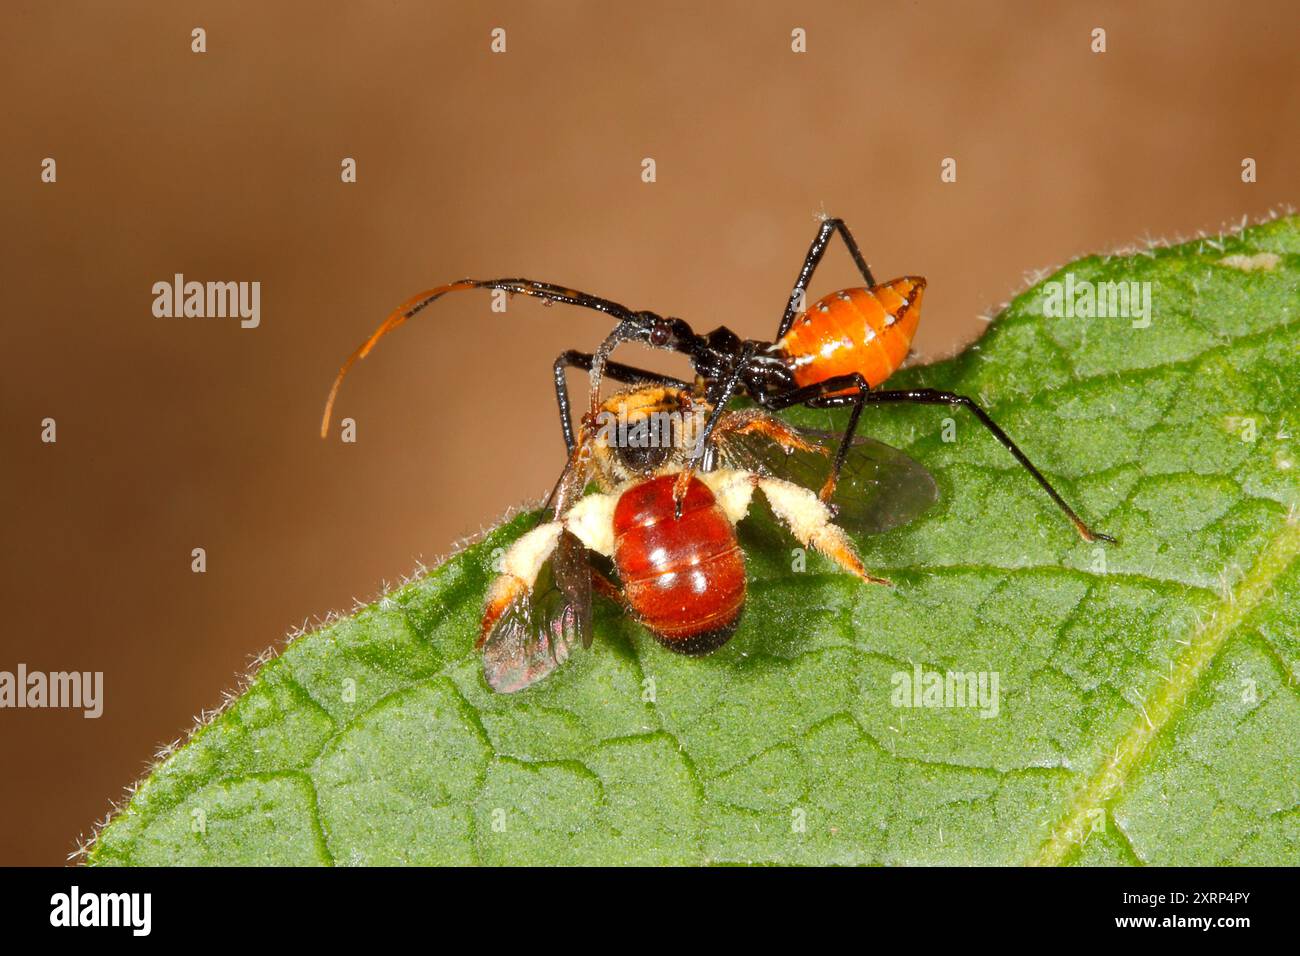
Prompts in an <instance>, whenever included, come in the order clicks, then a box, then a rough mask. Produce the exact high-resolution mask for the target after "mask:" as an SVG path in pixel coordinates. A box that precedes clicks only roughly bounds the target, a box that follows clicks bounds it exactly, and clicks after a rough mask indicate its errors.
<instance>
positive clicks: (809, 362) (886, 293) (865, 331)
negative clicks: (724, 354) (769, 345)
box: [777, 276, 925, 388]
mask: <svg viewBox="0 0 1300 956" xmlns="http://www.w3.org/2000/svg"><path fill="white" fill-rule="evenodd" d="M924 292H925V280H924V279H923V278H921V277H920V276H904V277H903V278H901V279H894V280H893V281H892V282H883V283H881V284H880V285H878V286H875V287H874V288H871V289H845V290H844V291H843V292H835V293H832V294H831V295H828V296H826V298H824V299H822V300H821V301H820V302H818V303H817V304H816V305H814V306H813V307H812V308H811V309H809V310H808V311H807V312H805V313H803V314H802V315H801V316H799V317H798V318H797V319H795V320H794V324H793V325H791V326H790V330H789V331H788V332H786V334H785V335H784V336H782V337H781V341H779V342H778V343H777V346H778V347H779V348H780V349H781V350H782V351H783V352H785V354H786V356H787V359H788V361H789V363H790V370H791V371H792V372H793V373H794V380H795V384H797V385H800V386H804V385H815V384H817V383H818V382H824V381H826V380H827V379H831V378H835V377H836V376H837V375H847V374H850V373H852V372H857V373H859V374H860V375H861V376H862V377H863V378H865V379H866V380H867V384H869V385H870V386H871V387H872V388H875V387H876V386H877V385H879V384H880V383H881V382H883V381H885V379H887V378H889V376H891V375H893V374H894V372H896V371H897V370H898V367H899V366H900V365H902V364H903V360H904V359H905V358H907V352H908V350H909V349H910V348H911V347H912V338H913V336H915V335H916V326H917V323H918V322H919V321H920V319H921V296H922V295H923V294H924Z"/></svg>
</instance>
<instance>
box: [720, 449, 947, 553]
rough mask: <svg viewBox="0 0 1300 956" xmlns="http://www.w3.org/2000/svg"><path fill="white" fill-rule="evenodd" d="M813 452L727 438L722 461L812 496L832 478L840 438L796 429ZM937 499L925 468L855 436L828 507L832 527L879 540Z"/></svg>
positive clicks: (934, 485)
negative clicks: (805, 490)
mask: <svg viewBox="0 0 1300 956" xmlns="http://www.w3.org/2000/svg"><path fill="white" fill-rule="evenodd" d="M797 431H798V435H799V437H800V438H802V439H803V440H804V441H806V442H808V443H809V444H810V445H812V446H814V447H813V449H812V450H801V449H795V450H787V449H786V448H784V447H782V445H780V444H779V443H777V442H775V441H773V440H772V439H771V438H768V437H766V436H764V435H761V434H757V433H746V434H736V435H728V436H727V438H726V443H725V447H724V448H723V449H722V461H723V463H724V464H727V465H728V467H733V468H742V469H745V470H747V471H756V472H758V473H759V474H764V475H770V476H771V477H774V478H783V479H785V480H786V481H790V482H793V483H795V484H797V485H801V486H803V487H805V488H809V489H811V490H813V491H819V490H821V487H822V485H823V484H824V483H825V481H826V479H827V478H828V477H829V476H830V473H831V464H832V463H833V462H834V460H835V453H836V451H837V450H838V449H839V444H840V441H841V440H842V438H843V435H842V434H839V433H836V432H826V431H818V430H815V429H803V428H801V429H797ZM938 498H939V486H938V485H937V484H935V481H934V476H933V475H931V474H930V472H929V471H927V470H926V468H925V466H924V465H922V464H921V463H920V462H918V461H916V459H914V458H912V457H911V456H910V455H907V454H905V453H903V452H901V451H899V450H898V449H897V448H893V447H891V446H890V445H886V444H885V443H884V442H879V441H876V440H875V439H874V438H868V437H866V436H865V435H855V436H854V437H853V444H852V445H850V446H849V452H848V455H847V457H846V458H845V459H844V467H843V468H841V469H840V477H839V481H838V483H837V484H836V486H835V494H834V495H832V496H831V504H832V505H834V507H835V509H836V515H835V522H836V524H839V525H840V526H842V527H844V528H846V529H848V530H850V531H857V532H860V533H862V534H881V533H882V532H885V531H889V530H890V529H892V528H897V527H899V526H900V525H904V524H907V523H908V522H909V521H912V520H913V519H914V518H916V517H917V516H918V515H920V514H921V513H922V512H924V511H925V510H926V509H928V508H929V507H930V506H931V505H933V504H934V503H935V501H937V500H938Z"/></svg>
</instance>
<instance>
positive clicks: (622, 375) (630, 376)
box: [552, 349, 690, 452]
mask: <svg viewBox="0 0 1300 956" xmlns="http://www.w3.org/2000/svg"><path fill="white" fill-rule="evenodd" d="M594 359H595V356H594V355H592V354H591V353H590V352H578V351H576V350H574V349H570V350H569V351H567V352H563V353H561V354H560V356H559V357H558V358H557V359H556V360H555V364H554V366H552V368H553V371H554V374H555V402H556V404H557V405H558V406H559V408H560V430H561V431H562V432H563V433H564V445H565V447H566V448H567V449H568V450H569V451H570V452H572V451H573V415H572V412H571V411H570V405H569V386H568V382H567V380H566V378H565V374H564V373H565V372H566V371H568V370H569V369H571V368H576V369H581V370H582V371H584V372H590V371H591V366H592V362H593V360H594ZM605 375H607V376H608V377H609V378H612V379H613V380H614V381H616V382H624V383H627V384H629V385H631V384H634V383H637V382H646V383H649V384H651V385H663V386H665V387H667V388H680V389H688V388H690V386H689V385H687V384H686V383H685V382H683V381H681V380H680V379H676V378H673V377H672V376H671V375H660V374H659V373H658V372H650V371H647V370H645V369H641V368H634V367H632V366H631V365H623V364H621V363H619V362H606V363H605Z"/></svg>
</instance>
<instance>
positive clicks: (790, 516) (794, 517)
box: [753, 476, 890, 584]
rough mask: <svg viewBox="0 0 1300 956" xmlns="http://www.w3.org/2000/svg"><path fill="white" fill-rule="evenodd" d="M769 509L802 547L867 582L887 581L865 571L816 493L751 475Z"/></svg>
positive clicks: (842, 530) (884, 582)
mask: <svg viewBox="0 0 1300 956" xmlns="http://www.w3.org/2000/svg"><path fill="white" fill-rule="evenodd" d="M753 481H754V483H755V484H756V485H758V487H759V488H761V489H762V491H763V496H764V497H765V498H767V501H768V504H770V505H771V506H772V511H773V512H774V513H775V514H776V516H777V517H778V518H780V519H781V520H782V521H783V522H785V524H786V527H788V528H789V529H790V533H791V534H793V535H794V536H795V538H796V539H798V541H799V543H800V544H802V545H804V546H805V547H810V548H814V549H816V550H817V551H820V552H821V553H822V554H824V555H826V556H827V557H828V558H830V559H831V560H832V561H834V562H835V563H836V564H838V565H839V566H840V567H842V568H843V569H844V570H845V571H848V572H849V573H850V574H855V575H857V576H858V577H859V578H861V579H862V580H863V581H866V582H867V583H869V584H889V583H890V582H889V581H887V580H886V579H885V578H878V577H876V576H875V575H872V574H869V573H867V569H866V568H864V567H863V566H862V559H861V558H859V557H858V552H857V549H855V548H854V547H853V542H852V541H850V540H849V536H848V535H847V534H845V533H844V529H843V528H841V527H839V526H838V525H836V524H835V523H834V522H833V521H832V520H831V517H832V516H831V510H830V508H828V507H827V506H826V504H825V502H823V501H822V500H821V499H820V498H818V497H817V495H815V494H813V493H812V492H811V491H809V490H808V489H807V488H804V487H803V486H801V485H796V484H793V483H791V482H789V481H782V480H781V479H779V478H763V477H759V476H754V478H753Z"/></svg>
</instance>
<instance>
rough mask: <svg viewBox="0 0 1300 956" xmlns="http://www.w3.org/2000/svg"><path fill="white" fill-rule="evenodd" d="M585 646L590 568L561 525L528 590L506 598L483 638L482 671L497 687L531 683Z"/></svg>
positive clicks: (507, 691) (587, 643)
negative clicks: (556, 541)
mask: <svg viewBox="0 0 1300 956" xmlns="http://www.w3.org/2000/svg"><path fill="white" fill-rule="evenodd" d="M579 643H581V644H582V646H583V647H590V646H591V568H590V567H589V566H588V565H587V555H586V550H585V549H584V548H583V546H582V542H580V541H579V540H578V539H577V538H575V537H573V535H571V534H569V533H568V532H567V531H566V532H564V534H562V535H561V536H560V541H559V544H558V545H557V546H556V549H555V553H554V554H553V555H552V557H551V559H550V560H549V561H547V562H546V564H545V565H543V567H542V570H541V572H540V573H539V574H538V576H537V581H536V583H535V584H534V585H533V590H532V593H531V594H524V595H521V596H520V597H518V598H516V599H515V600H514V601H512V602H511V603H510V604H509V606H507V607H506V609H505V611H504V612H502V614H501V616H500V617H499V618H498V619H497V622H496V624H495V625H494V626H493V628H492V630H491V631H489V632H488V636H487V639H486V640H485V641H484V643H483V675H484V677H486V678H487V682H488V685H489V686H490V687H491V688H492V689H493V690H495V691H497V692H498V693H502V694H513V693H515V692H517V691H521V690H523V689H524V688H526V687H531V686H532V685H533V684H535V683H537V682H538V681H539V680H541V679H542V678H543V677H545V676H547V675H548V674H550V673H551V672H552V671H553V670H555V669H556V668H557V667H559V666H560V665H561V664H563V663H564V662H565V661H566V660H568V659H569V653H570V652H571V651H572V650H573V648H574V646H575V645H577V644H579Z"/></svg>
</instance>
